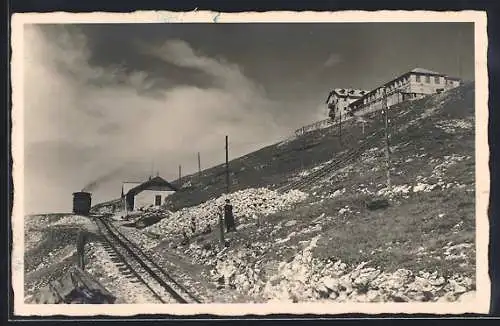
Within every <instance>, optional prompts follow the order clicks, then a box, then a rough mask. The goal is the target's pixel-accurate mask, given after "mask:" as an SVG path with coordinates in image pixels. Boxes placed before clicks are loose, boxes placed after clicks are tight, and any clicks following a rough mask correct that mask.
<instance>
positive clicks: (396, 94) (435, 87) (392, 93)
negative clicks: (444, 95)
mask: <svg viewBox="0 0 500 326" xmlns="http://www.w3.org/2000/svg"><path fill="white" fill-rule="evenodd" d="M458 86H460V81H458V80H451V79H447V78H446V77H445V76H444V75H442V76H433V75H424V74H416V73H411V74H407V75H404V76H401V77H400V78H397V79H395V80H394V81H392V82H391V83H389V84H386V85H384V86H382V87H379V88H377V89H375V90H374V91H372V92H370V93H368V94H367V95H365V96H363V97H362V98H361V99H360V101H359V102H357V103H355V106H350V107H349V110H353V111H354V112H355V114H356V115H364V114H368V113H371V112H374V111H378V110H382V109H383V107H384V100H383V99H384V87H386V92H387V106H388V107H391V106H393V105H395V104H398V103H401V102H404V101H408V100H414V99H419V98H422V97H424V96H426V95H431V94H436V93H438V91H446V90H449V89H452V88H455V87H458Z"/></svg>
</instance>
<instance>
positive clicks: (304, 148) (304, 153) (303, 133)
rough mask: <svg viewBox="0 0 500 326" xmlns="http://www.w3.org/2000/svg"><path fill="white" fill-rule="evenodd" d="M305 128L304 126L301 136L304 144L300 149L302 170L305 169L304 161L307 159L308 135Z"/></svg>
mask: <svg viewBox="0 0 500 326" xmlns="http://www.w3.org/2000/svg"><path fill="white" fill-rule="evenodd" d="M305 133H306V132H305V129H304V127H302V132H301V137H302V141H301V142H300V144H301V145H302V149H301V151H300V170H304V165H305V164H304V161H305V156H306V152H305V151H306V137H305Z"/></svg>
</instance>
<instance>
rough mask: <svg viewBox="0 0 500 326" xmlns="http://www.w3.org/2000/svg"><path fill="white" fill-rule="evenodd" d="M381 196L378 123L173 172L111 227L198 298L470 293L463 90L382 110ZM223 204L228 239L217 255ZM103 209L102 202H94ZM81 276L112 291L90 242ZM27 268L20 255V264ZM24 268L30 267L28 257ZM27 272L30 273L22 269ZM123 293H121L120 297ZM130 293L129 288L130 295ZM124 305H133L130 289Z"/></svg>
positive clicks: (456, 296) (470, 105) (468, 109)
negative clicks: (166, 193)
mask: <svg viewBox="0 0 500 326" xmlns="http://www.w3.org/2000/svg"><path fill="white" fill-rule="evenodd" d="M390 116H391V120H390V121H391V129H390V130H391V137H390V144H391V147H390V149H391V151H390V153H391V154H390V157H391V169H390V173H391V187H390V188H389V187H387V184H386V181H387V180H386V167H385V164H386V162H385V152H384V144H385V143H384V140H385V138H384V135H383V133H382V134H380V133H377V132H378V131H380V130H381V128H382V126H383V116H382V115H381V114H380V112H375V113H373V114H371V115H369V116H367V117H366V119H367V121H369V123H367V125H366V126H365V128H364V134H363V130H362V128H361V127H360V126H359V125H357V123H356V122H355V121H354V120H349V121H347V122H345V125H344V126H343V135H344V137H343V139H342V140H340V139H339V137H338V130H337V127H335V126H333V127H328V128H324V129H321V130H315V131H311V132H309V133H306V134H305V135H302V136H299V137H291V138H290V139H288V140H286V141H284V142H282V143H279V144H275V145H272V146H269V147H266V148H264V149H261V150H259V151H257V152H254V153H250V154H248V155H246V156H244V157H242V158H238V159H235V160H233V161H231V162H230V168H231V180H232V181H233V182H232V184H231V193H230V194H227V195H226V194H224V191H225V176H224V169H223V166H217V167H214V168H212V169H208V170H205V171H203V172H202V174H201V176H198V175H193V176H187V177H185V178H184V179H185V181H186V184H187V186H186V187H184V188H183V189H182V190H181V191H178V192H177V193H175V194H174V195H172V196H171V197H170V200H169V202H168V203H167V206H166V207H162V208H157V209H148V210H146V211H144V212H140V213H138V214H135V215H134V216H131V217H129V218H128V220H122V218H121V216H120V215H119V214H117V215H116V216H115V217H114V219H115V220H117V221H118V222H116V223H117V224H119V225H121V226H120V227H121V229H122V230H123V232H125V233H127V234H128V235H129V237H130V238H131V239H133V240H134V241H135V242H137V243H139V244H140V245H141V246H142V247H143V248H145V249H146V250H148V252H149V253H150V254H151V255H152V256H154V257H155V258H156V259H157V261H158V262H159V263H160V264H162V265H163V266H165V268H166V269H168V270H171V271H172V272H173V273H175V274H176V275H177V277H178V278H179V279H180V280H181V281H184V282H186V283H187V284H189V285H190V286H192V287H193V288H194V289H196V292H197V293H199V294H200V297H203V298H205V300H207V301H208V302H269V301H275V300H278V301H290V302H307V301H318V300H319V301H325V302H347V301H349V302H386V301H393V302H409V301H418V302H435V301H439V302H454V301H466V300H471V299H473V298H474V293H475V286H476V285H475V267H476V266H475V261H476V253H475V245H474V244H475V180H474V176H475V161H474V157H475V152H474V146H475V143H474V135H475V133H474V86H473V85H465V86H462V87H459V88H457V89H454V90H451V91H449V92H445V93H442V94H438V95H434V96H430V97H427V98H424V99H421V100H417V101H411V102H406V103H402V104H400V105H397V106H395V107H393V108H392V109H391V111H390ZM367 138H368V139H370V146H369V148H368V149H367V150H365V151H362V152H361V153H360V154H359V155H358V156H356V157H355V158H354V160H351V161H345V162H344V163H343V164H340V166H339V167H338V168H337V169H335V170H334V171H332V172H331V173H328V174H326V175H325V176H324V177H323V178H321V179H319V180H317V181H316V182H314V184H313V185H311V186H310V187H308V188H307V189H302V190H301V191H299V190H291V191H288V192H285V193H281V192H277V191H275V190H273V189H276V188H277V187H278V186H280V185H283V184H285V183H287V182H289V181H291V180H297V179H300V178H307V177H308V176H310V175H311V173H314V171H317V170H319V169H321V168H323V167H325V166H328V164H330V163H331V162H333V161H334V159H335V158H337V157H343V156H342V155H343V154H344V153H346V152H347V151H348V150H349V149H352V148H356V147H357V146H360V145H359V144H360V142H361V141H363V140H364V139H367ZM226 199H230V201H231V204H232V205H233V206H234V213H235V217H236V222H237V231H236V232H233V233H228V234H226V235H225V239H224V240H225V243H224V244H223V246H221V243H220V236H219V229H218V220H219V213H220V208H221V206H222V205H223V203H224V201H225V200H226ZM100 209H103V210H104V211H106V207H100ZM91 250H92V253H91V255H92V257H94V260H95V262H93V263H92V264H93V265H92V268H91V270H93V271H94V273H95V274H96V275H98V276H99V277H100V278H101V279H102V281H103V282H107V284H109V286H110V287H111V288H113V289H114V290H115V291H117V292H123V293H125V292H127V291H126V289H127V288H128V286H130V285H128V283H127V280H124V279H122V278H120V277H118V276H113V277H112V278H111V281H109V279H110V276H109V275H115V274H116V273H118V272H117V271H116V270H114V269H113V268H114V267H113V266H112V265H110V264H107V263H106V254H105V253H101V252H100V251H99V250H101V249H99V246H98V245H97V244H95V245H94V244H93V245H92V246H91ZM30 259H32V258H30ZM35 260H36V259H35ZM30 266H36V263H31V264H30ZM132 292H133V291H132ZM132 292H130V293H132ZM122 300H124V301H125V302H128V301H130V302H137V300H139V301H140V300H146V301H147V299H145V298H144V296H142V295H141V294H140V293H132V294H131V295H130V296H127V295H125V296H123V295H122Z"/></svg>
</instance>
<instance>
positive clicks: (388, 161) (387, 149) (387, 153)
mask: <svg viewBox="0 0 500 326" xmlns="http://www.w3.org/2000/svg"><path fill="white" fill-rule="evenodd" d="M384 111H385V112H384V113H385V114H384V118H385V119H384V120H385V159H386V165H387V189H388V190H390V188H391V158H390V142H389V107H388V105H387V90H386V88H385V86H384Z"/></svg>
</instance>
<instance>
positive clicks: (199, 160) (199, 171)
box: [198, 152, 201, 178]
mask: <svg viewBox="0 0 500 326" xmlns="http://www.w3.org/2000/svg"><path fill="white" fill-rule="evenodd" d="M198 177H200V178H201V158H200V152H198Z"/></svg>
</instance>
